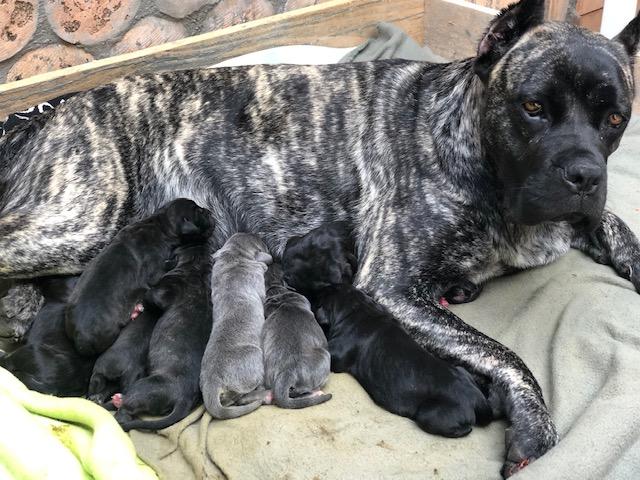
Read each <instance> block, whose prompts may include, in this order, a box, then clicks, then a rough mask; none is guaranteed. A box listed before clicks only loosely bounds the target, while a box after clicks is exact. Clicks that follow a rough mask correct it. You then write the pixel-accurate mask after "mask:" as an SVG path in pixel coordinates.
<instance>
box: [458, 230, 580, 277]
mask: <svg viewBox="0 0 640 480" xmlns="http://www.w3.org/2000/svg"><path fill="white" fill-rule="evenodd" d="M492 236H493V238H492V239H491V243H492V245H493V249H491V250H490V251H487V252H485V255H484V258H482V259H479V260H480V261H479V262H478V265H477V268H475V269H472V271H471V272H470V278H469V280H471V281H472V282H474V283H482V282H484V281H486V280H488V279H490V278H493V277H497V276H500V275H502V274H504V273H506V272H509V271H512V270H514V269H516V270H524V269H528V268H534V267H539V266H542V265H547V264H549V263H551V262H553V261H555V260H557V259H558V258H560V257H561V256H563V255H565V254H566V253H567V252H568V251H569V249H570V248H571V238H572V228H571V227H570V226H569V225H567V224H564V223H559V224H544V225H537V226H533V227H522V226H521V227H516V228H514V229H511V230H510V231H509V232H507V231H504V230H501V231H495V232H492Z"/></svg>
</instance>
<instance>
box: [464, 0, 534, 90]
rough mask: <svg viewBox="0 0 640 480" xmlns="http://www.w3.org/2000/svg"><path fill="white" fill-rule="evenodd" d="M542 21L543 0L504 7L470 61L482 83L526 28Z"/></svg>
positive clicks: (525, 1)
mask: <svg viewBox="0 0 640 480" xmlns="http://www.w3.org/2000/svg"><path fill="white" fill-rule="evenodd" d="M542 22H544V0H521V1H520V2H519V3H514V4H511V5H509V6H508V7H506V8H503V9H502V10H501V11H500V13H499V14H498V15H497V16H496V17H495V18H494V19H493V20H492V21H491V23H489V27H488V28H487V31H486V32H485V34H484V36H483V37H482V40H481V41H480V44H479V45H478V55H477V57H476V60H475V63H474V70H475V72H476V74H477V75H478V76H479V77H480V78H481V79H482V81H483V82H486V80H487V78H489V72H491V69H492V68H493V66H494V65H495V64H496V63H497V62H498V60H500V58H502V56H503V55H504V54H505V53H506V52H507V51H508V50H509V49H510V48H511V47H512V46H513V45H514V44H515V43H516V42H517V41H518V39H519V38H520V37H521V36H522V35H523V34H524V33H525V32H527V31H528V30H530V29H532V28H533V27H535V26H537V25H540V24H541V23H542Z"/></svg>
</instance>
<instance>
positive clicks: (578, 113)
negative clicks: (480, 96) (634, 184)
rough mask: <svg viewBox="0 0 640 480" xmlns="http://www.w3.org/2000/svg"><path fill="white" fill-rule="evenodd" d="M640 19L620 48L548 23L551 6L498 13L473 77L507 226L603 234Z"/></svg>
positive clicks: (540, 2)
mask: <svg viewBox="0 0 640 480" xmlns="http://www.w3.org/2000/svg"><path fill="white" fill-rule="evenodd" d="M639 37H640V17H639V18H636V19H635V20H633V21H632V22H631V23H630V24H629V25H628V26H627V27H626V28H625V29H624V30H623V31H622V33H620V35H618V36H617V37H616V38H614V39H612V40H608V39H607V38H605V37H603V36H601V35H599V34H596V33H592V32H589V31H587V30H585V29H583V28H580V27H576V26H574V25H571V24H568V23H544V0H522V1H520V2H519V3H516V4H513V5H511V6H509V7H507V8H505V9H504V10H502V12H500V14H499V15H498V16H497V17H496V18H495V19H494V20H493V21H492V22H491V24H490V25H489V28H488V30H487V32H486V33H485V35H484V37H483V39H482V41H481V42H480V45H479V48H478V56H477V58H476V59H475V63H474V68H475V71H476V73H477V74H478V76H479V77H480V78H481V80H482V81H483V83H484V85H485V87H486V101H485V105H484V109H483V112H482V122H483V125H482V135H483V143H484V148H485V151H486V152H487V155H488V157H489V158H490V160H491V162H492V164H493V165H494V167H495V170H496V174H497V176H498V178H499V180H500V181H501V183H502V184H503V186H504V212H505V217H506V218H507V220H508V221H511V222H514V223H520V224H526V225H534V224H538V223H542V222H547V221H563V220H566V221H570V222H571V223H581V224H583V225H584V226H585V227H587V228H591V229H592V228H595V227H596V226H597V224H598V222H599V220H600V217H601V215H602V211H603V209H604V204H605V200H606V194H607V171H606V168H607V159H608V157H609V155H611V153H613V152H614V151H615V150H616V148H617V147H618V145H619V143H620V138H621V136H622V133H623V132H624V130H625V127H626V126H627V123H628V121H629V118H630V116H631V104H632V101H633V96H634V81H633V73H632V67H633V60H632V59H633V57H634V56H635V53H636V48H637V45H638V39H639Z"/></svg>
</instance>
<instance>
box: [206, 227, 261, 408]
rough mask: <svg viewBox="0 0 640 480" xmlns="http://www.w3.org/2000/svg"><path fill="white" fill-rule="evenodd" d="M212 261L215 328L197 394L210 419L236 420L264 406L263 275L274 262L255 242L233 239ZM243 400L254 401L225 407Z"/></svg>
mask: <svg viewBox="0 0 640 480" xmlns="http://www.w3.org/2000/svg"><path fill="white" fill-rule="evenodd" d="M213 260H214V264H213V269H212V272H211V278H212V280H211V292H212V293H211V301H212V306H213V328H212V330H211V336H210V337H209V343H208V344H207V349H206V350H205V352H204V357H203V359H202V371H201V373H200V389H201V390H202V398H203V400H204V404H205V406H206V407H207V410H208V411H209V413H210V414H211V415H212V416H214V417H216V418H235V417H239V416H241V415H245V414H247V413H249V412H252V411H253V410H255V409H256V408H258V407H259V406H260V405H262V403H263V400H262V399H261V398H260V396H255V390H256V389H260V388H261V387H262V385H263V383H264V364H263V359H262V348H261V335H262V327H263V325H264V300H265V285H264V274H265V272H266V271H267V265H268V264H270V263H271V262H272V259H271V255H269V252H268V250H267V246H266V245H265V244H264V243H263V242H262V241H261V240H260V239H259V238H258V237H256V236H254V235H250V234H246V233H237V234H235V235H233V236H232V237H231V238H230V239H229V240H228V241H227V242H226V243H225V244H224V245H223V247H222V248H221V249H220V250H218V251H217V252H216V253H215V255H214V256H213ZM245 394H251V396H252V397H253V396H255V398H254V399H253V401H251V402H249V403H246V404H243V405H236V406H231V405H228V403H229V399H234V400H235V399H236V398H240V399H241V398H242V397H243V396H244V395H245ZM221 396H222V398H223V399H222V400H221ZM223 403H224V404H225V405H223ZM240 403H245V402H242V401H241V402H240Z"/></svg>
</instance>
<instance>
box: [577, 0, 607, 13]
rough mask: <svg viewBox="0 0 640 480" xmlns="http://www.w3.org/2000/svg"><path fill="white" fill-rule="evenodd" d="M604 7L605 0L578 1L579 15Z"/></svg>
mask: <svg viewBox="0 0 640 480" xmlns="http://www.w3.org/2000/svg"><path fill="white" fill-rule="evenodd" d="M602 7H604V0H578V2H577V3H576V11H577V12H578V15H586V14H587V13H591V12H595V11H596V10H602Z"/></svg>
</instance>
